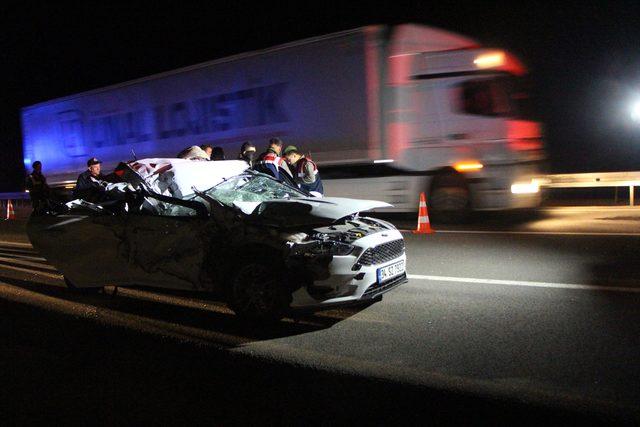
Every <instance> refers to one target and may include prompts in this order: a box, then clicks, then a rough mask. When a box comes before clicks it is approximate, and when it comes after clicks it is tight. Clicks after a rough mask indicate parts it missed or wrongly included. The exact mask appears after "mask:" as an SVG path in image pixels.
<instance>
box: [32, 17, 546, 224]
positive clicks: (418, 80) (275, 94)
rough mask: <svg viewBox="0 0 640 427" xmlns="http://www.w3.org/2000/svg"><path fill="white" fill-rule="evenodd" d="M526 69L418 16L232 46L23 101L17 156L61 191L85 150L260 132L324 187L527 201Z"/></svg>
mask: <svg viewBox="0 0 640 427" xmlns="http://www.w3.org/2000/svg"><path fill="white" fill-rule="evenodd" d="M526 81H527V70H526V68H525V66H524V65H523V64H522V63H521V62H520V60H518V59H517V58H516V57H515V56H514V55H512V54H511V53H509V52H507V51H505V50H503V49H498V48H493V47H486V46H482V45H481V44H480V43H479V42H477V41H475V40H473V39H471V38H469V37H466V36H463V35H460V34H456V33H453V32H450V31H446V30H443V29H439V28H434V27H430V26H425V25H417V24H402V25H396V26H384V25H371V26H365V27H362V28H357V29H354V30H350V31H343V32H338V33H334V34H329V35H325V36H320V37H314V38H309V39H305V40H301V41H296V42H292V43H288V44H284V45H280V46H276V47H273V48H268V49H264V50H259V51H254V52H248V53H243V54H239V55H235V56H230V57H226V58H222V59H217V60H213V61H210V62H206V63H202V64H197V65H193V66H190V67H185V68H181V69H177V70H173V71H169V72H164V73H160V74H156V75H152V76H149V77H145V78H141V79H137V80H132V81H128V82H124V83H120V84H116V85H113V86H109V87H104V88H100V89H96V90H91V91H88V92H83V93H78V94H75V95H71V96H67V97H64V98H60V99H54V100H51V101H47V102H43V103H39V104H37V105H33V106H29V107H25V108H23V109H22V132H23V135H22V136H23V152H24V164H25V167H26V168H29V166H30V165H31V164H32V162H34V161H36V160H40V161H41V162H42V163H43V165H44V169H45V171H46V173H47V175H48V179H49V182H50V183H51V184H52V185H58V186H61V187H66V188H71V187H73V184H74V182H75V178H76V176H77V175H78V173H80V172H81V171H83V170H84V169H85V168H86V161H87V159H88V158H90V157H97V158H99V159H101V160H102V161H103V163H104V164H103V169H109V168H111V167H114V166H115V165H116V164H117V163H118V162H120V161H123V160H130V159H131V158H132V157H133V156H137V157H138V158H144V157H174V156H176V154H177V153H178V152H180V151H181V150H182V149H184V148H185V147H187V146H191V145H201V144H210V145H213V146H221V147H223V149H224V151H225V153H226V155H227V158H234V157H235V156H236V155H237V153H238V151H239V147H240V145H241V144H242V143H243V142H244V141H247V140H248V141H252V142H254V143H255V144H256V145H257V146H258V149H259V150H260V149H261V148H262V146H264V147H265V148H266V144H267V141H268V139H269V138H271V137H280V138H281V139H282V140H283V141H284V142H285V144H292V145H296V146H297V147H298V148H300V149H301V150H302V151H303V152H305V153H307V154H308V155H310V156H311V158H313V159H314V161H316V163H317V164H318V166H319V170H320V174H321V177H322V179H323V181H324V186H325V192H326V194H328V195H331V196H345V197H346V196H348V197H358V198H363V199H376V200H383V201H385V202H388V203H390V204H392V205H394V207H393V208H389V210H392V211H397V212H407V211H415V210H416V209H417V206H418V203H417V201H418V197H419V194H420V193H421V192H425V193H426V194H427V200H428V206H429V209H430V213H431V215H433V216H439V217H441V218H449V219H451V218H460V217H461V216H464V215H466V214H467V213H468V212H471V211H474V210H505V209H513V208H531V207H535V206H537V205H538V204H539V202H540V194H539V186H538V184H537V182H536V180H535V178H534V177H535V176H537V175H539V174H540V170H539V169H540V165H541V163H542V162H543V161H544V147H543V141H542V135H541V126H540V124H539V123H538V122H536V121H535V120H533V119H532V116H531V111H530V110H531V108H530V101H529V95H528V93H527V89H526Z"/></svg>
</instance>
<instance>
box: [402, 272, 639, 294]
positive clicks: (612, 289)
mask: <svg viewBox="0 0 640 427" xmlns="http://www.w3.org/2000/svg"><path fill="white" fill-rule="evenodd" d="M407 277H408V278H409V279H414V280H428V281H432V282H458V283H481V284H485V285H503V286H525V287H532V288H554V289H577V290H586V291H609V292H629V293H640V288H629V287H623V286H598V285H580V284H575V283H553V282H529V281H524V280H499V279H478V278H474V277H450V276H425V275H421V274H409V275H407Z"/></svg>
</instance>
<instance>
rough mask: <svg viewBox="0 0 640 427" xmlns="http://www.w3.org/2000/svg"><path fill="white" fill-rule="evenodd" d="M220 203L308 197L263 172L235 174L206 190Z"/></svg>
mask: <svg viewBox="0 0 640 427" xmlns="http://www.w3.org/2000/svg"><path fill="white" fill-rule="evenodd" d="M206 193H207V195H208V196H210V197H212V198H214V199H216V200H217V201H219V202H220V203H222V204H224V205H227V206H232V205H233V202H264V201H267V200H274V199H300V198H303V197H307V196H306V195H305V194H304V193H302V192H301V191H298V190H296V189H295V188H292V187H290V186H288V185H285V184H283V183H281V182H278V181H276V180H274V179H272V178H270V177H268V176H265V175H261V174H249V173H247V174H242V175H238V176H234V177H233V178H230V179H228V180H226V181H224V182H222V183H220V184H218V185H216V186H215V187H213V188H211V189H209V190H207V191H206Z"/></svg>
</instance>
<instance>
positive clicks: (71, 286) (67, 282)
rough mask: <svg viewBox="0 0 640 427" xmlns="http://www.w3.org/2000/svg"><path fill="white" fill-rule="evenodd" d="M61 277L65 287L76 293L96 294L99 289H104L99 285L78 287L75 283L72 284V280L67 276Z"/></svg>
mask: <svg viewBox="0 0 640 427" xmlns="http://www.w3.org/2000/svg"><path fill="white" fill-rule="evenodd" d="M63 277H64V283H65V285H67V289H69V290H70V291H72V292H74V293H78V294H97V293H98V292H100V291H101V290H103V289H104V286H100V287H97V288H79V287H77V286H76V285H74V284H73V282H72V281H71V280H69V279H68V278H67V276H63Z"/></svg>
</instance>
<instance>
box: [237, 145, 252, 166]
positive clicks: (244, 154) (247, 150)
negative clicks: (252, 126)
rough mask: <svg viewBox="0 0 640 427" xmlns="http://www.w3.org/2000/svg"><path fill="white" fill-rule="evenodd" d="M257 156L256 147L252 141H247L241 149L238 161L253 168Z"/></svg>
mask: <svg viewBox="0 0 640 427" xmlns="http://www.w3.org/2000/svg"><path fill="white" fill-rule="evenodd" d="M255 156H256V146H255V145H253V143H252V142H251V141H245V142H243V143H242V147H240V154H238V160H244V161H245V162H247V164H248V165H249V167H253V160H254V159H255Z"/></svg>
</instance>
